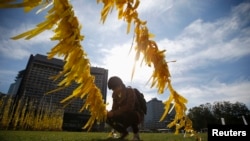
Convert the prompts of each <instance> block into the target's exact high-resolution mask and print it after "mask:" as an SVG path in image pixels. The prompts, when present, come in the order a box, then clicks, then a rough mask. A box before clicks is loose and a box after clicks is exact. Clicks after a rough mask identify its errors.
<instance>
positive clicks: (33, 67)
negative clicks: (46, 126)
mask: <svg viewBox="0 0 250 141" xmlns="http://www.w3.org/2000/svg"><path fill="white" fill-rule="evenodd" d="M63 65H64V62H63V60H60V59H56V58H53V59H47V56H44V55H40V54H36V55H35V56H33V55H31V56H30V58H29V61H28V63H27V66H26V69H25V70H23V71H20V72H19V74H18V77H17V78H18V79H17V80H21V82H20V84H19V88H18V91H17V93H16V101H17V100H18V99H19V98H28V99H33V100H34V101H37V104H39V103H41V102H43V103H47V104H50V105H57V106H58V107H63V105H62V104H61V103H60V101H61V100H63V99H64V98H66V97H67V96H69V95H70V94H71V93H72V92H73V90H74V89H75V88H76V87H77V84H72V85H71V86H69V87H67V88H65V89H62V90H60V91H57V92H54V93H52V94H48V95H45V93H47V92H49V91H51V90H54V89H56V88H57V84H58V82H60V80H62V78H60V79H59V80H58V81H53V80H52V79H49V78H50V77H51V76H54V75H57V74H58V73H59V72H60V71H62V69H63ZM91 75H93V76H95V84H96V85H97V87H98V88H99V89H100V90H101V93H102V97H103V100H104V101H105V102H106V94H107V78H108V70H106V69H104V68H98V67H91ZM18 83H19V82H18ZM83 103H84V100H83V99H75V100H74V101H72V102H71V103H69V104H68V105H67V106H66V107H65V108H64V119H63V129H64V130H81V128H82V127H83V126H84V124H85V123H86V121H87V120H88V118H89V116H90V115H89V113H88V111H84V112H81V113H80V112H79V110H80V109H81V106H82V105H83ZM98 126H103V127H98V128H99V129H100V128H104V124H103V125H98Z"/></svg>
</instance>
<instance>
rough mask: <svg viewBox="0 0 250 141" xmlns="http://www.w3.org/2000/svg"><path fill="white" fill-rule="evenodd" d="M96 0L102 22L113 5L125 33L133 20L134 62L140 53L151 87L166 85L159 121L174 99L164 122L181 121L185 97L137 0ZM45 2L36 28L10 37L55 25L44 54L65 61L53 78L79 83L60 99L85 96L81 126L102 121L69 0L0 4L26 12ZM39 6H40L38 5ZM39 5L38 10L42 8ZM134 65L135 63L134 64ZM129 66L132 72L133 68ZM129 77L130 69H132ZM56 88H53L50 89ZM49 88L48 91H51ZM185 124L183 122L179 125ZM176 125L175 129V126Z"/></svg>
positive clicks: (100, 105)
mask: <svg viewBox="0 0 250 141" xmlns="http://www.w3.org/2000/svg"><path fill="white" fill-rule="evenodd" d="M97 2H98V3H103V9H102V11H101V21H102V22H103V23H104V22H105V20H106V18H107V15H108V14H109V13H110V12H111V11H112V9H114V8H116V10H117V11H118V19H123V20H125V21H126V22H127V24H128V26H127V33H129V32H130V27H131V23H134V33H135V42H136V45H135V47H134V49H135V51H136V56H135V62H137V61H138V60H139V58H140V55H141V54H142V55H143V61H144V62H145V63H146V64H147V65H148V66H149V67H151V66H152V65H153V67H154V71H153V74H152V76H151V79H150V80H151V81H152V83H151V87H154V86H155V87H157V89H158V93H160V94H162V93H164V90H165V89H166V88H168V89H169V91H170V96H169V99H168V100H167V101H165V102H164V104H165V112H164V114H163V115H162V118H161V119H160V121H162V120H164V118H165V117H166V116H167V113H168V111H169V109H170V104H171V103H174V105H175V107H174V108H175V110H176V116H175V119H174V121H173V122H172V123H170V124H169V125H168V126H169V127H172V126H174V125H177V124H178V123H179V122H180V121H181V122H182V121H185V118H183V117H185V116H186V114H185V111H186V106H185V104H186V103H187V100H186V99H185V98H184V97H182V96H181V95H179V94H178V93H177V92H176V91H175V90H174V89H173V87H172V85H171V80H170V77H171V75H170V72H169V69H168V62H166V61H165V55H164V53H165V50H162V51H161V50H159V49H158V46H157V44H156V42H155V41H154V40H152V39H151V38H152V37H153V34H151V33H149V31H148V28H147V26H146V24H147V23H146V21H142V20H140V19H139V17H138V12H137V8H138V6H139V4H140V1H139V0H97ZM49 5H53V7H52V8H51V9H50V10H49V11H48V14H47V16H46V20H45V21H44V22H42V23H40V24H38V25H37V27H36V28H34V29H32V30H30V31H27V32H25V33H23V34H20V35H18V36H16V37H13V39H19V38H25V39H30V38H32V37H34V36H36V35H38V34H39V33H41V32H43V31H44V30H49V29H52V28H53V27H56V29H55V30H53V31H54V32H55V35H54V36H53V37H52V38H51V39H52V40H58V41H59V43H58V44H57V45H56V46H55V47H53V48H52V49H51V51H50V52H49V54H48V56H49V58H52V57H54V56H55V55H59V56H64V60H65V65H64V68H63V71H62V72H61V73H60V74H58V75H57V76H55V77H53V79H55V80H56V79H58V78H59V77H60V76H63V77H64V79H63V80H62V81H61V82H60V83H59V84H58V85H59V86H60V87H59V89H61V88H65V87H67V86H69V85H70V84H71V83H72V82H76V83H78V84H79V86H78V87H77V88H76V89H75V90H74V91H73V93H72V94H71V95H70V96H68V97H67V98H65V99H64V100H62V102H63V103H64V102H66V101H68V100H71V99H72V98H75V97H80V98H82V99H86V102H85V104H84V105H83V107H82V109H81V110H84V109H88V110H90V112H91V118H90V119H89V121H88V123H87V124H86V125H85V127H84V128H87V127H89V129H90V128H91V127H92V125H93V124H94V122H95V120H97V121H98V122H102V121H104V120H105V118H106V109H105V108H106V105H105V104H104V102H103V100H102V95H101V92H100V90H99V89H98V88H97V86H96V85H95V83H94V78H93V76H91V74H90V62H89V60H88V58H87V54H86V53H85V52H84V50H83V48H82V46H81V44H80V42H81V41H82V40H83V39H84V37H83V36H82V35H80V29H81V26H80V25H79V23H78V20H77V17H75V16H74V11H73V8H72V6H71V5H70V3H69V0H24V1H23V2H21V3H13V2H11V1H6V2H5V1H3V2H2V3H1V4H0V8H15V7H24V10H25V11H26V12H28V11H30V10H31V9H33V8H35V7H37V6H43V7H44V8H45V7H46V8H47V7H48V6H49ZM42 9H43V8H42ZM42 9H41V10H42ZM41 10H40V11H41ZM134 69H135V67H134ZM134 69H133V72H134ZM132 77H133V73H132ZM54 91H56V90H54ZM54 91H52V92H54ZM183 126H185V125H184V124H183V125H182V127H183ZM179 128H181V127H179V126H178V128H177V127H176V129H177V130H178V129H179Z"/></svg>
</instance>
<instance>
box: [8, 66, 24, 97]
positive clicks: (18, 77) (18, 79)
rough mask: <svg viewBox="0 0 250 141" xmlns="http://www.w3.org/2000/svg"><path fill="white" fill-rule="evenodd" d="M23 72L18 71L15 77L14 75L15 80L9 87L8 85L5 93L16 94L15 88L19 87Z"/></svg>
mask: <svg viewBox="0 0 250 141" xmlns="http://www.w3.org/2000/svg"><path fill="white" fill-rule="evenodd" d="M23 74H24V70H22V71H19V72H18V75H17V77H16V80H15V82H14V83H12V84H11V85H10V87H9V90H8V93H7V94H8V95H11V96H14V95H16V93H17V90H18V88H19V85H20V83H21V81H22V76H23Z"/></svg>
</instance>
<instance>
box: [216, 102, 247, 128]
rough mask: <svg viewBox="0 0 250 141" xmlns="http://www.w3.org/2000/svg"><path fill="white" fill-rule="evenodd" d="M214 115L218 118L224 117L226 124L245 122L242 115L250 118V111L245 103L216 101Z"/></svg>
mask: <svg viewBox="0 0 250 141" xmlns="http://www.w3.org/2000/svg"><path fill="white" fill-rule="evenodd" d="M213 112H214V117H215V118H216V119H219V120H220V119H221V118H224V120H225V123H226V124H244V123H243V121H242V116H244V117H245V118H247V120H249V116H250V111H249V109H248V108H247V107H246V105H245V104H243V103H240V102H236V103H230V102H229V101H223V102H215V103H214V106H213Z"/></svg>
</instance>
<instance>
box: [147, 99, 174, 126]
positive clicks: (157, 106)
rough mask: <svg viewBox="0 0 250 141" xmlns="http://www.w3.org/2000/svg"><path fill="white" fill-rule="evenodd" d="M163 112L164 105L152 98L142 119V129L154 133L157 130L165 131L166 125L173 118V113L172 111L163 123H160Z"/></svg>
mask: <svg viewBox="0 0 250 141" xmlns="http://www.w3.org/2000/svg"><path fill="white" fill-rule="evenodd" d="M163 112H164V104H163V102H162V101H160V100H158V99H157V98H153V99H151V100H150V101H148V102H147V115H146V116H145V119H144V129H150V130H153V131H156V130H158V129H166V128H167V124H168V123H169V122H170V121H171V120H172V119H173V118H174V115H175V111H174V110H173V111H172V112H171V113H170V114H169V115H168V116H167V117H166V119H165V120H164V121H162V122H160V119H161V116H162V114H163Z"/></svg>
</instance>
